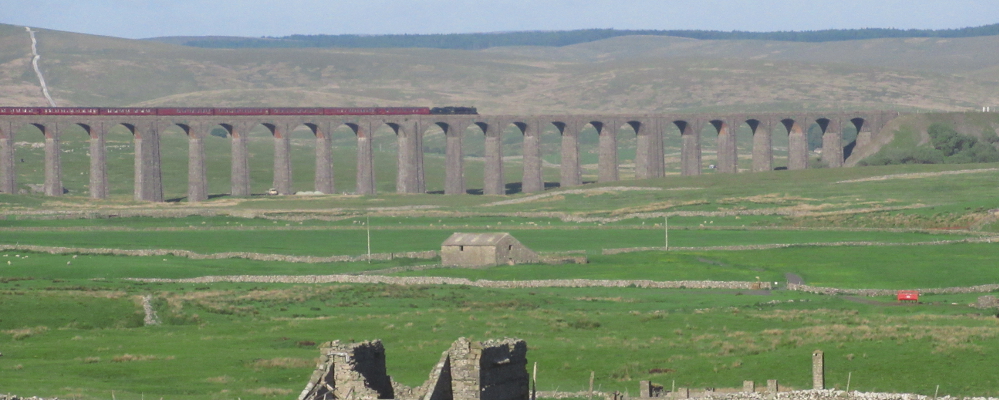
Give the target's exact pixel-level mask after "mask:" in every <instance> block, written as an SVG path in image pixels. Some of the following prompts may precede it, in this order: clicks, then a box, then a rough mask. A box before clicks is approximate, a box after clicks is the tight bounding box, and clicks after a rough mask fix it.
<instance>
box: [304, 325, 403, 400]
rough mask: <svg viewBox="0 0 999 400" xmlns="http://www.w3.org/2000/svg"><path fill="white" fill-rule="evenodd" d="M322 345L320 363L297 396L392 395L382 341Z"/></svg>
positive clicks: (370, 396)
mask: <svg viewBox="0 0 999 400" xmlns="http://www.w3.org/2000/svg"><path fill="white" fill-rule="evenodd" d="M321 348H322V351H321V355H320V359H319V365H317V366H316V370H315V372H313V373H312V378H311V379H309V383H308V384H307V385H306V386H305V389H304V390H302V394H301V395H299V396H298V398H299V400H304V399H310V400H317V399H324V400H325V399H345V400H347V399H350V400H354V399H392V398H395V393H394V392H393V388H392V378H391V377H389V376H388V374H387V373H386V371H385V348H384V347H382V343H381V341H378V340H375V341H370V342H361V343H340V341H333V342H327V343H325V344H323V346H322V347H321Z"/></svg>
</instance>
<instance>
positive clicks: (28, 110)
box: [0, 107, 42, 115]
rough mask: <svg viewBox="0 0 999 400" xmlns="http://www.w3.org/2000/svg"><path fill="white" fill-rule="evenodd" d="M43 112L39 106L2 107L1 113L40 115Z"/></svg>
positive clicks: (0, 108)
mask: <svg viewBox="0 0 999 400" xmlns="http://www.w3.org/2000/svg"><path fill="white" fill-rule="evenodd" d="M41 112H42V110H41V108H38V107H0V115H38V114H40V113H41Z"/></svg>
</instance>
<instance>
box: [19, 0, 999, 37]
mask: <svg viewBox="0 0 999 400" xmlns="http://www.w3.org/2000/svg"><path fill="white" fill-rule="evenodd" d="M0 22H2V23H8V24H16V25H28V26H32V27H40V28H49V29H58V30H64V31H72V32H82V33H92V34H99V35H109V36H118V37H126V38H146V37H155V36H201V35H231V36H284V35H290V34H296V33H301V34H342V33H357V34H386V33H462V32H498V31H518V30H567V29H583V28H617V29H705V30H725V31H730V30H744V31H774V30H814V29H830V28H867V27H876V28H904V29H908V28H933V29H941V28H960V27H966V26H978V25H986V24H992V23H996V22H999V0H753V1H744V0H407V1H400V0H277V1H267V0H215V1H205V0H0Z"/></svg>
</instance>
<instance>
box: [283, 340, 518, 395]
mask: <svg viewBox="0 0 999 400" xmlns="http://www.w3.org/2000/svg"><path fill="white" fill-rule="evenodd" d="M321 352H322V354H321V357H320V361H319V364H318V365H317V366H316V370H315V372H313V374H312V377H311V378H310V379H309V383H308V384H307V385H306V386H305V389H304V390H302V393H301V395H299V397H298V400H333V399H350V400H371V399H401V400H528V399H529V397H530V391H529V384H528V382H529V376H528V374H527V343H526V342H525V341H523V340H519V339H503V340H487V341H484V342H473V341H470V340H468V339H466V338H459V339H458V340H457V341H455V342H454V343H453V344H452V345H451V347H450V348H449V349H448V350H447V351H445V352H444V353H443V354H441V359H440V362H438V363H437V364H436V365H435V366H434V368H433V370H432V371H431V372H430V377H429V379H427V381H426V382H425V383H424V384H423V385H421V386H420V387H417V388H409V387H406V386H404V385H401V384H399V383H396V382H392V379H391V377H389V376H388V374H387V372H386V370H385V349H384V347H383V346H382V343H381V341H379V340H373V341H367V342H361V343H349V344H344V343H341V342H339V341H334V342H329V343H326V344H324V345H323V346H322V350H321Z"/></svg>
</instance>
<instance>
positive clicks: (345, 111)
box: [323, 107, 378, 115]
mask: <svg viewBox="0 0 999 400" xmlns="http://www.w3.org/2000/svg"><path fill="white" fill-rule="evenodd" d="M323 114H326V115H377V114H378V109H377V108H374V107H367V108H364V107H349V108H343V107H340V108H327V109H324V110H323Z"/></svg>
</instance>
